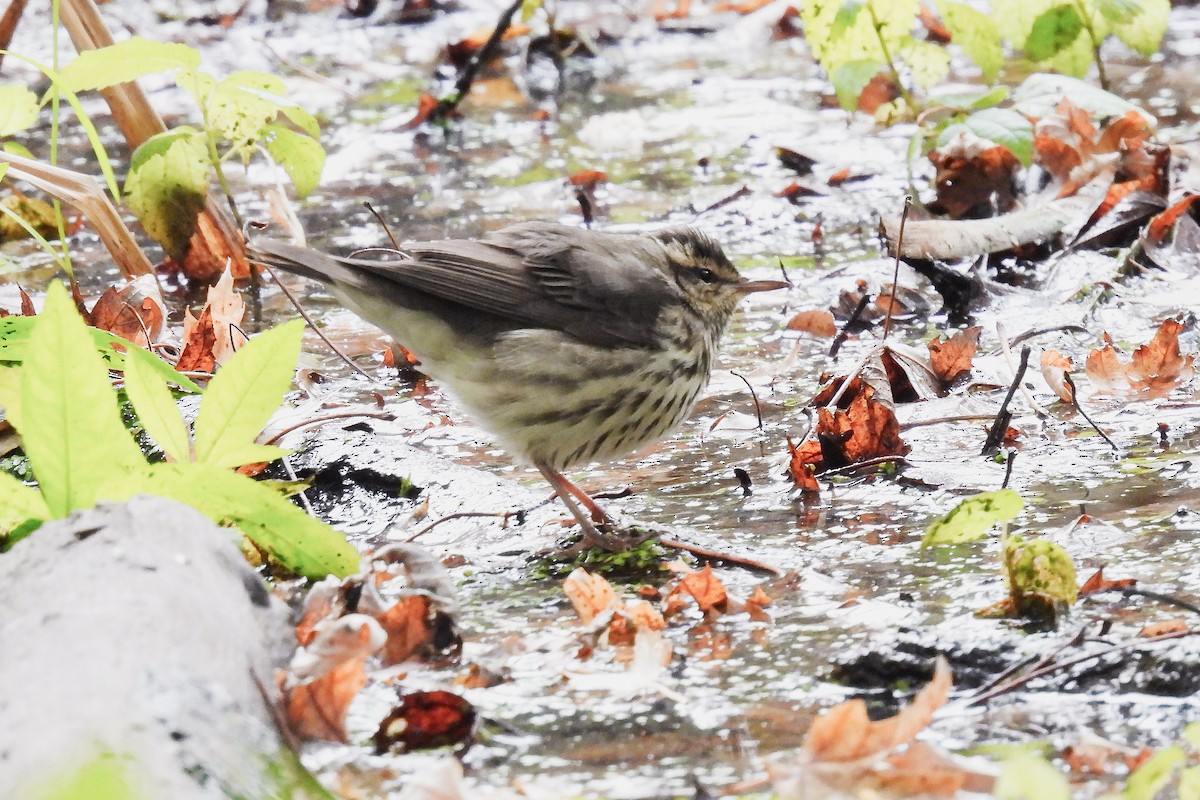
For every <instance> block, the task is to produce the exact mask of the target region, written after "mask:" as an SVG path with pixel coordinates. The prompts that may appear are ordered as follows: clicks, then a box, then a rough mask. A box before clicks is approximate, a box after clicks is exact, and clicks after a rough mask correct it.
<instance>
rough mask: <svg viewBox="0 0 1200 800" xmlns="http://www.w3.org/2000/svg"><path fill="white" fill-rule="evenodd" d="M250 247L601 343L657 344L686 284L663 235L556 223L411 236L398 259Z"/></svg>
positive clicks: (307, 271)
mask: <svg viewBox="0 0 1200 800" xmlns="http://www.w3.org/2000/svg"><path fill="white" fill-rule="evenodd" d="M248 252H249V253H250V256H251V258H252V259H253V260H258V261H261V262H264V263H268V264H271V265H272V266H277V267H280V268H282V269H285V270H288V271H291V272H296V273H299V274H302V275H305V276H306V277H310V278H314V279H316V280H320V281H323V282H325V283H330V284H333V285H335V286H336V285H341V286H344V287H347V288H350V289H353V290H355V291H359V292H366V293H370V294H376V295H383V296H388V297H391V298H393V299H394V301H395V302H396V303H397V304H401V305H407V306H411V307H424V308H426V309H427V310H428V311H430V312H431V313H443V314H444V315H446V316H450V315H453V316H454V317H455V319H456V321H459V322H461V320H463V319H469V315H464V314H463V313H461V312H462V311H463V310H467V309H469V310H473V311H476V312H481V313H483V314H486V315H488V316H489V317H490V319H489V320H488V321H487V327H491V328H494V327H495V326H496V324H497V323H500V324H503V323H511V324H512V326H513V327H538V328H549V329H552V330H561V331H565V332H566V333H569V334H571V335H572V336H575V337H576V338H578V339H580V340H581V341H584V342H587V343H590V344H596V345H601V346H632V347H649V346H652V345H653V344H654V341H655V340H654V332H655V327H656V323H657V319H658V315H659V312H660V311H661V310H662V308H663V307H664V306H665V305H666V304H668V303H671V302H673V301H676V300H677V298H678V292H679V290H678V287H677V286H676V285H675V284H674V282H673V281H671V280H669V279H668V271H667V270H668V268H667V265H666V263H665V262H664V260H663V256H662V251H661V245H659V244H658V243H657V242H656V241H655V240H653V239H651V238H649V237H645V236H636V235H630V234H616V233H601V232H595V231H587V230H580V229H577V228H570V227H567V226H565V225H557V224H553V223H521V224H518V225H512V226H509V227H507V228H503V229H501V230H499V231H496V232H495V233H493V234H491V235H489V236H488V237H485V238H484V239H483V240H480V241H469V240H448V241H441V242H419V243H416V244H411V245H406V247H405V253H407V254H409V255H410V256H411V258H395V259H390V260H389V259H383V258H381V259H373V258H340V257H335V256H327V255H325V254H322V253H317V252H315V251H312V250H304V249H302V248H297V247H293V246H291V245H287V244H284V243H282V242H277V241H271V240H258V241H256V242H254V243H252V244H251V246H250V247H249V249H248ZM423 295H427V296H428V297H426V298H425V299H424V300H423V299H422V296H423ZM431 300H433V302H430V301H431ZM454 307H457V308H454ZM439 309H441V310H440V311H439ZM481 322H482V321H481Z"/></svg>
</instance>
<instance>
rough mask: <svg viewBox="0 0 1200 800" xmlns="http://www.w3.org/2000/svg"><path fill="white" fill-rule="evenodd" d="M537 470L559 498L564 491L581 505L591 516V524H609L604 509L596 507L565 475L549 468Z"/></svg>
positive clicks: (594, 502)
mask: <svg viewBox="0 0 1200 800" xmlns="http://www.w3.org/2000/svg"><path fill="white" fill-rule="evenodd" d="M538 469H540V470H541V471H542V475H545V476H546V480H547V481H549V482H550V485H551V486H553V487H554V491H556V492H558V496H559V497H562V495H563V492H564V491H565V492H568V493H569V494H571V495H573V496H574V497H575V499H576V500H578V501H579V502H580V503H582V504H583V507H584V508H586V509H587V510H588V513H589V514H591V515H592V522H595V523H596V524H597V525H607V524H608V523H609V522H610V520H609V518H608V514H606V513H604V509H603V508H601V507H600V506H599V505H597V503H596V501H595V500H593V499H592V498H591V497H589V496H588V493H587V492H585V491H584V490H583V489H580V488H579V487H578V486H576V485H575V484H574V483H573V482H572V481H571V479H570V478H568V477H567V476H566V475H563V474H562V473H561V472H559V471H558V470H554V469H550V468H549V467H538ZM564 502H566V501H564ZM568 507H569V506H568Z"/></svg>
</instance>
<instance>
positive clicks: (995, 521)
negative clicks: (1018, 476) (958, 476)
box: [921, 489, 1025, 547]
mask: <svg viewBox="0 0 1200 800" xmlns="http://www.w3.org/2000/svg"><path fill="white" fill-rule="evenodd" d="M1024 507H1025V501H1023V500H1022V499H1021V495H1019V494H1017V493H1016V492H1014V491H1013V490H1012V489H1001V490H999V491H997V492H983V493H981V494H977V495H975V496H974V497H968V498H967V499H966V500H963V501H962V502H961V503H959V504H958V505H957V506H955V507H954V510H953V511H951V512H950V513H949V514H947V515H946V516H944V517H942V518H941V519H939V520H938V521H937V522H935V523H933V524H932V525H930V526H929V527H928V528H926V529H925V537H924V538H923V539H922V540H921V547H937V546H939V545H946V544H963V543H965V542H974V541H976V540H978V539H982V538H983V536H984V534H986V533H987V532H988V531H989V530H991V528H992V526H994V525H999V524H1000V523H1001V522H1008V521H1009V520H1011V519H1013V518H1014V517H1016V516H1017V514H1020V513H1021V509H1022V508H1024Z"/></svg>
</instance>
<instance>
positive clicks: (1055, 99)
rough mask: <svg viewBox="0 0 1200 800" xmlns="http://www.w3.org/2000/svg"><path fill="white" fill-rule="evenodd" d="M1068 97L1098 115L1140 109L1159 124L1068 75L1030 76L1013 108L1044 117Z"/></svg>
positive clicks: (1123, 101)
mask: <svg viewBox="0 0 1200 800" xmlns="http://www.w3.org/2000/svg"><path fill="white" fill-rule="evenodd" d="M1064 97H1065V98H1067V99H1068V100H1070V101H1071V102H1072V103H1074V104H1075V105H1077V106H1079V107H1080V108H1082V109H1083V110H1084V111H1087V112H1089V113H1090V114H1092V115H1094V116H1097V117H1101V118H1103V117H1119V116H1122V115H1123V114H1125V112H1126V111H1136V112H1138V113H1139V114H1141V115H1142V116H1143V117H1145V118H1146V119H1147V120H1148V121H1149V122H1150V124H1152V125H1153V124H1154V123H1155V119H1154V117H1152V116H1150V115H1149V114H1147V113H1146V112H1145V111H1143V110H1142V109H1141V108H1138V106H1136V105H1135V104H1133V103H1131V102H1129V101H1128V100H1126V99H1125V98H1123V97H1118V96H1117V95H1115V94H1112V93H1111V92H1106V91H1104V90H1103V89H1101V88H1100V87H1098V86H1093V85H1092V84H1090V83H1088V82H1087V81H1081V80H1079V79H1078V78H1072V77H1069V76H1067V75H1048V74H1045V73H1038V74H1036V75H1030V76H1029V77H1028V78H1026V79H1025V80H1024V82H1022V83H1021V85H1020V86H1018V87H1017V88H1016V90H1015V91H1013V95H1012V100H1013V109H1014V110H1015V111H1018V112H1020V113H1021V114H1024V115H1026V116H1028V117H1032V118H1033V119H1041V118H1042V117H1046V116H1049V115H1050V114H1052V113H1054V109H1055V108H1056V107H1057V106H1058V104H1059V101H1061V100H1062V99H1063V98H1064Z"/></svg>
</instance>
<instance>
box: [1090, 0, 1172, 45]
mask: <svg viewBox="0 0 1200 800" xmlns="http://www.w3.org/2000/svg"><path fill="white" fill-rule="evenodd" d="M1110 2H1117V0H1110ZM1134 5H1136V6H1137V8H1138V12H1137V13H1136V14H1134V15H1133V16H1132V17H1131V18H1130V19H1129V20H1128V21H1126V22H1118V21H1117V20H1112V23H1113V26H1112V30H1113V33H1114V34H1116V37H1117V38H1118V39H1120V40H1121V41H1122V42H1124V43H1125V44H1127V45H1129V46H1130V47H1131V48H1133V49H1134V50H1136V51H1137V52H1139V53H1141V54H1142V55H1143V56H1152V55H1154V53H1155V52H1157V51H1158V47H1159V45H1160V44H1162V37H1163V34H1164V33H1166V32H1167V15H1168V14H1169V13H1170V11H1171V3H1170V0H1141V2H1138V3H1135V4H1134ZM1101 13H1103V12H1101Z"/></svg>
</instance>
